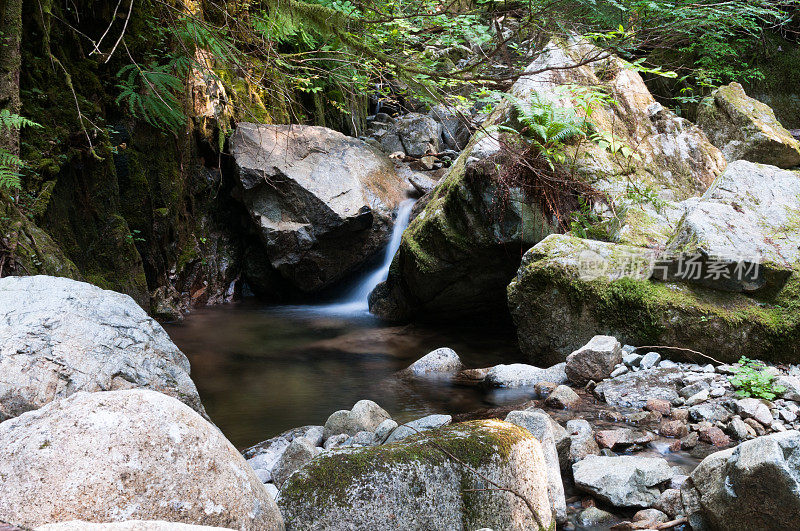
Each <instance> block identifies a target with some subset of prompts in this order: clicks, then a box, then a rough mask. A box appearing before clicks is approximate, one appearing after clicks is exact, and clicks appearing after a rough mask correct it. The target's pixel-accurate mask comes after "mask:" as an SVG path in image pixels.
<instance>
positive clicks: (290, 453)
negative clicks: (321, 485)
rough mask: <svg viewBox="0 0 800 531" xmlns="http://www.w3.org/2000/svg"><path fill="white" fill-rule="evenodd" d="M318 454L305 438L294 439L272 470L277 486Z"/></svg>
mask: <svg viewBox="0 0 800 531" xmlns="http://www.w3.org/2000/svg"><path fill="white" fill-rule="evenodd" d="M370 435H371V434H370ZM317 453H318V450H317V448H316V447H315V446H314V445H313V444H312V443H311V441H309V440H308V439H306V438H305V437H298V438H296V439H294V440H293V441H292V442H291V443H289V446H288V447H287V448H286V451H284V452H283V454H282V455H281V457H280V459H278V462H277V463H275V467H274V468H273V470H272V479H273V482H274V483H275V485H276V486H277V487H278V488H280V487H281V485H283V483H284V482H285V481H286V479H287V478H288V477H289V476H291V475H292V474H293V473H295V472H296V471H298V470H300V469H301V468H302V467H303V466H304V465H305V464H306V463H308V462H309V461H311V460H312V459H314V457H316V455H317Z"/></svg>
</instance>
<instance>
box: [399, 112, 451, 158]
mask: <svg viewBox="0 0 800 531" xmlns="http://www.w3.org/2000/svg"><path fill="white" fill-rule="evenodd" d="M396 123H397V130H398V135H399V136H400V142H401V143H402V144H403V149H404V150H405V152H406V154H407V155H410V156H412V157H422V156H423V155H426V154H428V153H438V152H439V150H440V146H439V142H440V141H441V138H442V126H441V124H439V123H438V122H437V121H436V120H434V119H433V118H432V117H431V116H426V115H424V114H418V113H413V112H412V113H408V114H406V115H404V116H402V117H400V118H398V120H397V122H396Z"/></svg>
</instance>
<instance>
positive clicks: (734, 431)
mask: <svg viewBox="0 0 800 531" xmlns="http://www.w3.org/2000/svg"><path fill="white" fill-rule="evenodd" d="M750 430H752V428H748V426H747V424H745V423H744V421H742V419H741V418H740V417H738V416H736V417H733V418H732V419H731V422H730V424H729V425H728V433H729V434H730V436H731V437H733V438H734V439H736V440H739V441H743V440H745V439H747V438H748V437H749V435H750Z"/></svg>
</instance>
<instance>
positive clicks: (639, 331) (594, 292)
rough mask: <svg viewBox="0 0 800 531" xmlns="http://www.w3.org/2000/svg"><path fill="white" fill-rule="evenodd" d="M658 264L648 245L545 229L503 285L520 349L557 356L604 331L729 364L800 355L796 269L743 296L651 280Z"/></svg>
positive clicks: (546, 358) (546, 359) (548, 358)
mask: <svg viewBox="0 0 800 531" xmlns="http://www.w3.org/2000/svg"><path fill="white" fill-rule="evenodd" d="M773 191H774V193H775V194H776V195H777V194H781V193H782V192H781V190H779V189H775V190H773ZM797 199H798V203H797V204H798V208H800V197H798V198H797ZM742 203H743V204H745V202H744V201H743V202H742ZM764 226H765V223H761V224H760V227H762V228H763V227H764ZM719 227H720V230H722V229H723V227H722V226H719ZM730 232H731V233H732V234H734V233H735V228H733V229H731V230H730ZM781 234H783V235H781ZM797 234H798V233H797V232H796V231H795V232H793V233H792V234H788V233H786V232H784V233H780V232H776V233H775V236H774V238H772V240H773V241H775V242H777V241H778V240H779V239H785V240H788V241H793V240H794V238H796V237H797ZM781 245H782V244H781ZM765 247H766V246H765ZM690 256H694V255H690ZM687 261H688V260H687ZM732 263H733V262H731V261H728V262H725V263H724V264H723V265H726V264H727V265H730V264H732ZM737 263H738V262H737ZM743 263H744V262H743ZM657 265H659V264H658V263H657V262H656V256H655V254H654V252H653V251H651V250H648V249H643V248H639V247H633V246H626V245H619V244H613V243H607V242H598V241H593V240H583V239H580V238H576V237H573V236H568V235H551V236H549V237H548V238H546V239H545V240H543V241H542V242H540V243H539V244H537V245H536V246H535V247H534V248H533V249H531V250H530V251H528V252H527V253H526V255H525V257H524V258H523V262H522V265H521V266H520V270H519V273H518V274H517V277H516V278H515V279H514V280H513V281H512V282H511V284H510V285H509V289H508V300H509V308H510V310H511V315H512V317H513V318H514V321H515V323H516V325H517V331H518V338H519V343H520V348H521V350H522V351H523V352H524V353H527V354H528V355H529V356H530V357H531V358H532V359H534V360H536V362H537V363H538V362H543V363H555V362H558V361H561V360H563V359H565V358H566V356H567V355H568V354H569V353H571V352H572V351H573V350H575V349H577V348H579V347H581V346H582V345H584V344H585V343H586V342H587V341H589V340H590V339H591V338H592V337H593V336H595V335H601V334H602V335H610V336H614V337H616V338H617V339H619V340H620V341H622V342H624V343H627V344H632V345H637V344H638V345H670V346H675V347H685V348H690V349H693V350H697V351H700V352H703V353H706V354H708V355H710V356H713V357H715V358H717V359H719V360H722V361H725V362H735V361H736V360H738V358H739V357H740V356H741V352H743V351H747V352H749V353H750V354H751V355H752V356H753V357H755V358H760V359H771V360H774V361H781V360H785V361H791V360H793V359H797V357H798V356H800V343H798V342H797V341H795V338H797V337H798V336H800V314H798V311H797V305H796V301H797V296H796V295H795V294H796V293H797V292H798V291H797V290H798V277H797V274H796V273H792V275H791V277H790V278H789V279H788V280H787V281H786V283H785V284H784V285H783V287H781V286H780V285H779V283H772V284H770V283H767V284H764V286H763V289H762V290H761V291H759V292H758V293H756V294H747V293H740V292H735V291H730V290H722V289H713V288H710V287H708V286H704V285H701V284H698V283H696V282H688V281H686V282H678V281H674V282H673V281H670V282H661V281H658V280H655V279H652V277H653V276H654V275H655V274H656V273H657V270H656V266H657ZM745 266H746V264H745ZM779 268H780V266H776V267H775V268H773V270H778V269H779ZM659 273H660V272H659ZM767 278H769V277H767ZM772 278H773V280H774V279H777V276H774V277H772ZM764 290H767V291H764ZM756 295H758V297H756ZM765 301H766V302H768V303H769V304H767V305H765V304H764V302H765ZM657 398H665V397H657Z"/></svg>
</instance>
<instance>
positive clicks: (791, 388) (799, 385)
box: [775, 374, 800, 402]
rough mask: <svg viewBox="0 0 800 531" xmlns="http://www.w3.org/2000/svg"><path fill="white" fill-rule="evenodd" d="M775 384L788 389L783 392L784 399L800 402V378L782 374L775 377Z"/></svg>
mask: <svg viewBox="0 0 800 531" xmlns="http://www.w3.org/2000/svg"><path fill="white" fill-rule="evenodd" d="M775 385H776V386H782V387H784V388H785V389H786V390H785V391H784V392H783V393H781V396H782V397H783V398H784V399H786V400H793V401H794V402H800V378H796V377H794V376H791V375H786V374H782V375H780V376H778V377H777V378H776V379H775Z"/></svg>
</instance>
